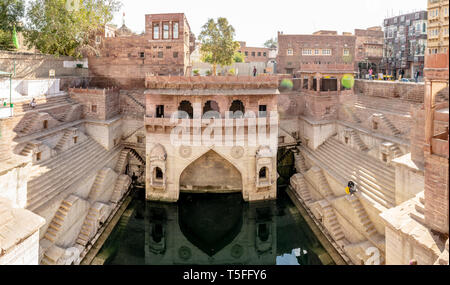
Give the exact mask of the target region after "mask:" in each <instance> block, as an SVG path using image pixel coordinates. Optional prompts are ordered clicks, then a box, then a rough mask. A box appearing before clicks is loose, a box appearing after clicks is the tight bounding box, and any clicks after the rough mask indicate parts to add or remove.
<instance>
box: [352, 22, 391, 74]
mask: <svg viewBox="0 0 450 285" xmlns="http://www.w3.org/2000/svg"><path fill="white" fill-rule="evenodd" d="M355 36H356V50H355V62H356V64H357V68H358V71H359V72H358V75H359V77H360V78H365V76H366V75H367V74H369V69H370V68H372V70H373V75H375V74H377V72H378V71H381V70H380V65H381V60H382V59H383V43H384V33H383V31H382V29H381V27H371V28H367V29H366V30H361V29H355Z"/></svg>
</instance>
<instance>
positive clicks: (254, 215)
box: [145, 194, 277, 265]
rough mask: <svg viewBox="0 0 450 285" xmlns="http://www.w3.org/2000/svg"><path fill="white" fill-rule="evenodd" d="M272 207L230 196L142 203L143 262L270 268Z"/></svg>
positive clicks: (272, 255)
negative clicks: (143, 216)
mask: <svg viewBox="0 0 450 285" xmlns="http://www.w3.org/2000/svg"><path fill="white" fill-rule="evenodd" d="M275 208H276V205H275V202H274V201H270V202H263V203H251V204H248V203H244V202H243V201H242V198H241V196H240V195H229V194H226V195H205V194H201V195H182V197H181V199H180V201H179V203H178V204H160V203H147V207H146V222H145V224H146V229H145V263H146V264H154V265H157V264H261V265H263V264H264V265H266V264H267V265H269V264H275V257H276V244H277V243H276V216H275V215H274V213H275Z"/></svg>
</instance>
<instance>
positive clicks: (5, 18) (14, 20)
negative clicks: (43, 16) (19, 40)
mask: <svg viewBox="0 0 450 285" xmlns="http://www.w3.org/2000/svg"><path fill="white" fill-rule="evenodd" d="M24 15H25V1H24V0H0V49H6V50H12V49H14V48H15V47H14V45H13V41H12V31H13V29H14V27H16V30H17V32H20V31H21V30H22V25H21V20H22V18H23V16H24Z"/></svg>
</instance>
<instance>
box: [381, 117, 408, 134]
mask: <svg viewBox="0 0 450 285" xmlns="http://www.w3.org/2000/svg"><path fill="white" fill-rule="evenodd" d="M379 117H380V119H381V120H382V121H383V123H384V124H385V125H386V126H387V127H388V128H389V129H390V130H391V132H392V133H393V134H394V136H399V135H401V134H402V132H400V131H399V130H398V129H397V128H396V127H395V126H394V125H393V124H392V123H391V121H390V120H389V119H388V118H386V116H385V115H383V114H379Z"/></svg>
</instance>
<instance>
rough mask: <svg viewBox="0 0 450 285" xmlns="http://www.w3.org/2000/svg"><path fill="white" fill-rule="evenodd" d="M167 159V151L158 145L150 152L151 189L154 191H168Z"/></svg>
mask: <svg viewBox="0 0 450 285" xmlns="http://www.w3.org/2000/svg"><path fill="white" fill-rule="evenodd" d="M166 159H167V154H166V150H165V149H164V147H163V146H162V145H160V144H157V145H156V146H155V147H154V148H153V149H152V150H151V152H150V174H151V175H150V187H151V188H152V190H154V191H165V190H166V180H167V179H166Z"/></svg>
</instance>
